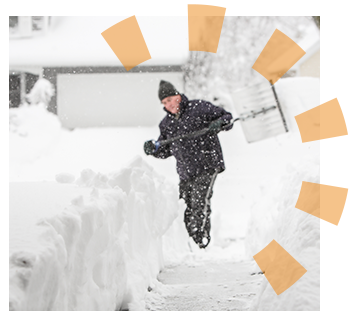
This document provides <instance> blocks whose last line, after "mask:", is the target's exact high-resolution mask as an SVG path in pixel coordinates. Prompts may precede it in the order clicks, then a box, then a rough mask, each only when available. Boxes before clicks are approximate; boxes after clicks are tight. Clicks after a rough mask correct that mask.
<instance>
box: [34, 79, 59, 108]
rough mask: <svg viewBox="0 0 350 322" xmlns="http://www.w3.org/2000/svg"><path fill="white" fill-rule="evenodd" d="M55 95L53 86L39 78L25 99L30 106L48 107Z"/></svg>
mask: <svg viewBox="0 0 350 322" xmlns="http://www.w3.org/2000/svg"><path fill="white" fill-rule="evenodd" d="M54 94H55V89H54V87H53V85H52V84H51V83H50V82H49V81H48V80H47V79H45V78H40V79H38V80H37V82H36V83H35V84H34V86H33V88H32V90H31V91H30V93H29V94H27V99H28V101H29V102H30V103H31V104H39V103H43V104H44V105H46V106H47V105H48V104H49V102H50V99H51V97H52V96H53V95H54Z"/></svg>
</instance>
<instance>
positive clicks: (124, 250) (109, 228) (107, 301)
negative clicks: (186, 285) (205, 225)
mask: <svg viewBox="0 0 350 322" xmlns="http://www.w3.org/2000/svg"><path fill="white" fill-rule="evenodd" d="M58 178H60V180H62V179H63V178H71V177H70V176H69V175H67V174H61V175H59V176H58ZM63 181H65V180H63ZM68 181H69V180H68ZM68 200H71V202H70V204H69V202H68ZM10 210H11V211H10V309H11V310H119V309H132V310H138V309H143V308H144V303H143V299H144V295H145V292H147V288H148V287H149V286H150V285H152V283H153V282H152V281H153V280H154V279H155V278H156V275H157V274H158V272H159V270H160V269H161V267H162V266H163V257H162V239H161V238H162V235H163V234H164V233H165V231H166V230H167V229H168V228H169V226H170V225H171V223H172V221H173V220H174V218H175V217H176V216H177V214H178V199H177V190H176V187H175V186H173V185H171V184H169V183H167V182H166V181H165V178H164V177H162V176H160V175H158V174H156V173H155V172H154V171H153V170H152V168H151V167H150V166H148V165H147V164H146V163H145V162H144V161H143V160H142V159H141V158H136V159H135V160H134V161H132V162H131V163H130V164H129V165H128V166H127V167H125V168H123V169H122V170H120V171H119V172H114V173H110V174H107V175H102V174H100V173H95V172H94V171H92V170H90V169H87V170H84V171H82V173H81V175H80V177H79V178H78V179H77V180H76V181H75V184H70V183H65V184H61V183H54V182H50V183H48V182H46V183H45V182H37V183H29V182H28V183H10ZM42 216H44V217H42Z"/></svg>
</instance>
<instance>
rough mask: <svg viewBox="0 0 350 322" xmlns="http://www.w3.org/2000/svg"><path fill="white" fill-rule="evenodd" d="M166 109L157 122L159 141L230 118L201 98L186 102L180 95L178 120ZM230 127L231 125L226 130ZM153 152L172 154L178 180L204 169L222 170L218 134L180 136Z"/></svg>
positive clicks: (226, 120)
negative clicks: (162, 116) (162, 117)
mask: <svg viewBox="0 0 350 322" xmlns="http://www.w3.org/2000/svg"><path fill="white" fill-rule="evenodd" d="M164 110H165V108H164ZM165 111H166V110H165ZM166 112H167V115H166V116H165V117H164V119H163V120H162V121H161V122H160V124H159V129H160V136H159V138H158V141H161V140H166V139H169V138H172V137H175V136H178V135H182V134H186V133H191V132H194V131H198V130H201V129H204V128H207V127H208V126H209V124H210V123H211V122H212V121H215V120H217V119H219V118H221V119H222V120H223V121H224V125H225V124H228V123H229V122H230V120H231V119H232V115H231V113H229V112H227V111H225V110H224V109H223V108H221V107H218V106H215V105H213V104H211V103H210V102H206V101H202V100H192V101H189V100H188V98H187V97H186V96H185V95H181V103H180V115H179V118H178V119H176V118H175V115H174V114H171V113H169V112H168V111H166ZM231 128H232V126H230V127H229V128H227V129H226V130H229V129H231ZM153 155H154V156H155V157H156V158H162V159H165V158H168V157H170V156H172V155H173V156H174V157H175V158H176V161H177V164H176V168H177V172H178V174H179V176H180V180H181V181H187V180H189V179H191V178H193V177H195V176H198V175H199V174H201V173H203V172H214V170H215V169H219V172H222V171H224V170H225V164H224V159H223V155H222V150H221V146H220V142H219V138H218V136H217V134H209V133H206V134H203V135H201V136H197V137H195V138H187V139H180V140H177V141H174V142H172V143H169V144H168V145H165V146H161V147H159V149H158V150H157V152H155V153H154V154H153Z"/></svg>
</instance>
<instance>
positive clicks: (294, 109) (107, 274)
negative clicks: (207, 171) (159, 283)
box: [10, 78, 320, 310]
mask: <svg viewBox="0 0 350 322" xmlns="http://www.w3.org/2000/svg"><path fill="white" fill-rule="evenodd" d="M276 90H277V93H278V95H279V98H280V100H281V104H282V106H283V109H284V112H285V115H286V118H287V123H288V126H289V128H290V132H288V133H286V134H282V135H280V136H278V137H275V138H270V139H267V140H264V141H260V142H256V143H252V144H247V143H246V141H245V138H244V135H243V133H242V130H241V128H240V124H239V122H236V123H235V127H234V129H233V130H232V131H230V132H224V133H220V134H219V137H220V140H221V143H222V147H223V152H224V158H225V163H226V168H227V169H226V171H225V172H224V173H222V174H220V175H219V177H218V179H217V182H216V184H215V187H214V196H213V199H212V208H213V214H212V242H211V244H210V245H209V246H208V248H207V249H206V250H199V249H197V248H195V247H194V245H193V244H192V249H193V253H191V252H190V251H189V246H188V243H187V242H188V237H187V233H186V231H185V228H184V224H183V222H182V216H183V210H184V203H183V201H182V200H181V201H179V200H178V199H177V198H178V192H177V183H178V178H177V174H176V171H175V160H174V159H172V158H170V159H167V160H158V159H155V158H152V157H147V156H145V155H144V153H143V142H144V141H146V140H148V139H152V138H154V139H156V138H157V136H158V129H157V128H142V127H134V128H89V129H75V130H73V131H68V130H65V129H62V128H61V127H60V124H59V121H58V119H57V117H56V116H54V115H53V114H50V113H48V112H47V111H46V110H45V107H44V106H40V105H37V106H29V107H21V108H19V109H11V110H10V301H11V305H12V307H13V309H18V310H21V309H24V310H25V309H39V310H44V309H53V310H54V309H56V310H64V309H70V310H113V309H121V308H125V307H127V305H128V308H129V309H135V310H136V309H142V308H143V297H144V294H145V292H146V291H147V287H148V286H151V287H152V283H154V282H155V279H156V275H157V273H158V271H159V269H160V268H161V267H162V266H163V265H164V264H165V263H180V262H183V263H192V264H193V263H196V262H197V263H198V262H199V261H200V260H202V259H215V260H216V259H225V260H227V259H232V260H241V259H250V258H252V255H254V254H255V253H257V252H258V251H260V250H261V249H262V248H263V247H265V246H266V245H267V244H268V243H269V242H270V241H271V240H272V239H276V240H277V241H278V242H279V243H280V244H281V245H282V246H283V247H284V248H285V249H286V250H287V251H288V252H290V254H291V255H292V256H293V257H295V258H296V259H297V260H298V261H299V262H300V263H301V264H302V265H303V266H304V267H305V268H306V269H307V270H308V273H307V274H305V276H304V277H302V279H301V280H300V281H299V282H298V283H296V284H295V285H294V286H293V287H291V288H290V289H289V290H287V291H286V292H284V293H283V294H282V295H281V296H279V297H278V298H277V295H275V293H274V291H273V290H272V288H271V287H270V286H269V285H267V282H266V283H265V284H263V285H262V288H261V293H260V295H259V296H258V298H257V301H256V303H255V304H254V307H253V309H258V310H264V309H279V310H289V309H291V310H293V309H295V310H298V309H303V310H310V309H317V307H318V305H319V294H318V293H319V248H318V247H319V226H318V225H319V223H318V220H317V218H313V217H312V216H309V215H306V214H305V213H302V212H301V211H299V210H297V209H295V208H294V205H295V203H296V200H297V197H298V193H299V190H300V186H301V181H302V180H304V181H312V182H318V180H319V168H318V165H319V143H318V142H310V143H304V144H302V143H301V139H300V134H299V132H298V128H297V125H296V122H295V119H294V116H295V115H298V114H300V113H302V112H304V111H306V110H308V109H311V108H313V107H315V106H317V105H319V104H320V102H319V79H313V78H293V79H281V80H279V82H278V83H277V84H276ZM233 113H234V111H233ZM252 269H255V268H254V267H253V266H252ZM311 286H312V287H311ZM299 293H303V294H304V296H305V298H306V297H307V296H308V294H311V295H312V296H311V297H310V298H309V299H308V301H303V302H302V303H301V302H300V303H299V302H298V303H297V302H293V301H290V298H295V294H299ZM35 299H37V300H35ZM38 299H41V300H38ZM287 303H288V304H287Z"/></svg>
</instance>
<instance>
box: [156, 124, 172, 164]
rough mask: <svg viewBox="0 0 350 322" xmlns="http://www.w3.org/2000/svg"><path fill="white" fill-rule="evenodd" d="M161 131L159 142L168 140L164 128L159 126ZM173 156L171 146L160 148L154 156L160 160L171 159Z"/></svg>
mask: <svg viewBox="0 0 350 322" xmlns="http://www.w3.org/2000/svg"><path fill="white" fill-rule="evenodd" d="M159 129H160V135H159V137H158V140H157V141H163V140H166V139H167V137H166V134H165V130H164V128H163V127H162V126H161V125H159ZM172 155H173V154H172V152H171V149H170V144H167V145H163V146H160V147H159V148H158V150H157V152H155V153H153V156H154V157H156V158H159V159H166V158H169V157H171V156H172Z"/></svg>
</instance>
